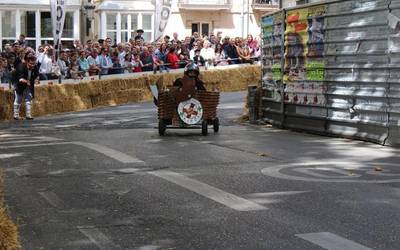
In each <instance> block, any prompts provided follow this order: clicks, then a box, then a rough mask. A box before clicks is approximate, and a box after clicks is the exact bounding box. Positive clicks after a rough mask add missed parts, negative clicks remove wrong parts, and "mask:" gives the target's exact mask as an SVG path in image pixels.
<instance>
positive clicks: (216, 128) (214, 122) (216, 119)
mask: <svg viewBox="0 0 400 250" xmlns="http://www.w3.org/2000/svg"><path fill="white" fill-rule="evenodd" d="M213 128H214V132H215V133H218V131H219V119H218V117H217V118H215V119H214V121H213Z"/></svg>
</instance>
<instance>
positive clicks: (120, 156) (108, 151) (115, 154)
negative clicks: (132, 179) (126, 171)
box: [71, 142, 144, 164]
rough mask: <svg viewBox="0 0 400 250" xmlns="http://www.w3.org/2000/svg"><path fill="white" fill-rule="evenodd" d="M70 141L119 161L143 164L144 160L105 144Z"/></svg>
mask: <svg viewBox="0 0 400 250" xmlns="http://www.w3.org/2000/svg"><path fill="white" fill-rule="evenodd" d="M71 143H72V144H75V145H80V146H83V147H86V148H89V149H92V150H94V151H97V152H99V153H102V154H104V155H106V156H108V157H110V158H113V159H114V160H117V161H119V162H122V163H142V164H144V161H142V160H139V159H138V158H136V157H132V156H130V155H127V154H124V153H122V152H119V151H116V150H114V149H112V148H108V147H105V146H101V145H98V144H94V143H88V142H71Z"/></svg>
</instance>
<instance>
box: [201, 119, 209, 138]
mask: <svg viewBox="0 0 400 250" xmlns="http://www.w3.org/2000/svg"><path fill="white" fill-rule="evenodd" d="M201 134H202V135H204V136H206V135H207V134H208V124H207V121H206V120H203V122H202V123H201Z"/></svg>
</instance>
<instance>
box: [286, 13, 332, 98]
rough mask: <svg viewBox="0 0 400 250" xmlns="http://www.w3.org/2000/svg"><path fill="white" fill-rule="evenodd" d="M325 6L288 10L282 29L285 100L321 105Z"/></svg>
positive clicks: (322, 96)
mask: <svg viewBox="0 0 400 250" xmlns="http://www.w3.org/2000/svg"><path fill="white" fill-rule="evenodd" d="M325 12H326V6H324V5H319V6H314V7H309V8H302V9H296V10H291V11H288V13H287V16H286V30H285V71H284V83H285V84H286V88H285V91H286V94H285V101H286V102H288V103H297V104H308V105H325V103H326V101H325V97H324V93H325V90H326V87H325V85H324V84H323V82H322V81H323V80H324V75H325V62H324V58H323V57H324V17H323V15H324V14H325Z"/></svg>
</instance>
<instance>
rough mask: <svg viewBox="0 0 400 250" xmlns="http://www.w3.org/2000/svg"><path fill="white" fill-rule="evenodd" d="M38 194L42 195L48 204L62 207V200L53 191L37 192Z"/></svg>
mask: <svg viewBox="0 0 400 250" xmlns="http://www.w3.org/2000/svg"><path fill="white" fill-rule="evenodd" d="M39 194H40V196H42V197H43V198H44V199H45V200H46V201H47V202H48V203H50V205H52V206H53V207H55V208H59V209H63V208H64V202H63V201H62V200H61V199H60V198H59V197H58V196H57V195H56V194H55V193H53V192H39Z"/></svg>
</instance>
